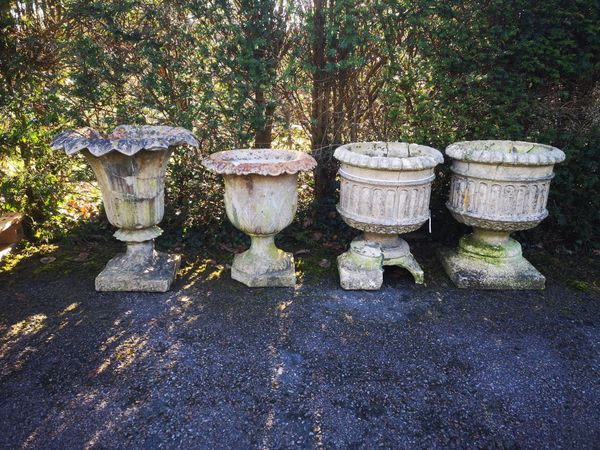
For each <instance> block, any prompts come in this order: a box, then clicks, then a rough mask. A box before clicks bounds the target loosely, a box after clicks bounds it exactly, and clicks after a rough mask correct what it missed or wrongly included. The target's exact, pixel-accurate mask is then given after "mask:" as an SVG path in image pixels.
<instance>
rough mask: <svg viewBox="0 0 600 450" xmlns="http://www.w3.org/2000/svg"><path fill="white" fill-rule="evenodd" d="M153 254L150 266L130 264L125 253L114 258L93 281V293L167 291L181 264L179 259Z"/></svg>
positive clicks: (157, 253)
mask: <svg viewBox="0 0 600 450" xmlns="http://www.w3.org/2000/svg"><path fill="white" fill-rule="evenodd" d="M153 253H154V255H153V258H152V259H153V260H152V261H151V263H150V264H147V263H145V264H139V263H136V262H133V263H132V260H131V258H128V257H127V253H123V254H121V255H117V256H115V257H114V258H113V259H111V260H110V261H109V262H108V264H106V267H105V268H104V270H103V271H102V272H100V274H99V275H98V276H97V277H96V290H97V291H142V292H166V291H168V290H169V288H170V287H171V284H172V283H173V280H174V279H175V276H176V274H177V270H178V269H179V265H180V264H181V256H180V255H169V254H166V253H161V252H156V251H154V252H153Z"/></svg>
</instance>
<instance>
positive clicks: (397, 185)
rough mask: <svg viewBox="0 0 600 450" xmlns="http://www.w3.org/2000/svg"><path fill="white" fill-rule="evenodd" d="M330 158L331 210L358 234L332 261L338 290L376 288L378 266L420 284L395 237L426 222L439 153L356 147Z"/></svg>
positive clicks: (397, 146)
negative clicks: (398, 270)
mask: <svg viewBox="0 0 600 450" xmlns="http://www.w3.org/2000/svg"><path fill="white" fill-rule="evenodd" d="M334 157H335V158H336V159H338V160H339V161H340V163H341V165H340V170H339V175H340V180H341V183H340V202H339V204H338V205H337V210H338V212H339V213H340V215H341V216H342V218H343V220H344V221H345V222H346V223H347V224H348V225H350V226H351V227H353V228H356V229H358V230H361V231H362V232H363V233H362V235H360V236H359V237H357V238H356V239H354V240H353V241H352V243H351V244H350V250H348V251H347V252H346V253H344V254H342V255H340V256H339V257H338V270H339V274H340V284H341V286H342V288H344V289H364V290H377V289H379V288H380V287H381V285H382V283H383V266H400V267H403V268H405V269H407V270H408V271H409V272H410V273H411V274H412V275H413V277H414V279H415V282H416V283H419V284H420V283H423V270H422V269H421V267H420V266H419V264H418V263H417V261H416V260H415V258H414V257H413V255H412V254H411V252H410V249H409V246H408V243H407V242H406V241H405V240H404V239H401V238H400V237H399V236H398V234H402V233H408V232H411V231H414V230H417V229H418V228H420V227H421V226H422V225H423V224H424V223H425V222H427V220H428V219H429V217H430V213H429V199H430V197H431V183H432V182H433V180H434V178H435V174H434V168H435V166H436V165H438V164H440V163H442V162H443V161H444V158H443V156H442V154H441V153H440V152H439V151H437V150H436V149H434V148H431V147H426V146H424V145H417V144H408V143H405V142H362V143H353V144H347V145H343V146H341V147H338V148H337V149H336V151H335V153H334Z"/></svg>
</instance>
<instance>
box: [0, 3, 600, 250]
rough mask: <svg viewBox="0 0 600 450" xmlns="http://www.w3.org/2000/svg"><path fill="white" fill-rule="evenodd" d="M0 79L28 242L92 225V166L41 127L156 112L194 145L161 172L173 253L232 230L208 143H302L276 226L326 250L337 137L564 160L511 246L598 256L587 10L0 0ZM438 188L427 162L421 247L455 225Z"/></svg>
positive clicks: (135, 119) (110, 123) (595, 13)
mask: <svg viewBox="0 0 600 450" xmlns="http://www.w3.org/2000/svg"><path fill="white" fill-rule="evenodd" d="M0 72H1V77H0V131H1V133H0V210H2V211H14V210H17V211H22V212H23V213H24V214H25V215H26V232H27V235H28V238H29V239H30V240H31V241H34V242H52V241H56V240H58V239H60V238H61V237H64V236H72V235H73V233H77V232H83V233H84V234H85V233H87V234H90V233H92V234H93V233H96V232H98V233H100V232H108V230H110V226H108V224H107V223H106V219H105V217H104V215H103V213H102V211H101V206H100V202H99V194H98V191H97V188H96V186H95V183H94V178H93V176H92V174H91V171H90V170H89V168H88V167H87V166H86V165H85V163H84V162H83V160H82V159H80V158H72V157H67V156H65V155H64V154H62V153H61V152H52V151H51V150H50V149H49V146H48V144H49V141H50V139H51V138H52V136H54V135H55V134H57V133H58V132H60V131H61V130H63V129H65V128H71V127H77V126H84V125H85V126H92V127H98V128H100V129H102V130H110V129H111V128H112V127H114V126H116V125H118V124H120V123H138V124H142V123H148V124H159V123H160V124H171V125H177V126H183V127H186V128H189V129H192V130H193V131H194V133H195V134H196V135H197V137H198V139H199V141H200V143H201V147H200V150H199V151H194V150H189V149H179V150H178V151H177V152H176V153H175V155H174V157H173V159H172V161H171V163H170V166H169V181H168V187H167V201H168V204H167V214H166V215H165V221H164V222H163V225H162V226H163V227H164V228H165V229H166V231H167V233H166V239H167V240H171V241H173V242H179V243H181V245H184V246H190V247H194V246H198V245H205V244H206V245H213V244H214V245H216V244H217V243H218V242H219V241H222V240H223V236H225V235H227V236H230V238H229V239H233V241H229V242H233V244H232V245H237V244H238V243H239V244H240V245H241V243H242V242H241V241H243V237H241V235H240V234H235V233H234V232H233V231H232V228H231V226H230V225H228V223H227V220H226V217H225V215H224V212H223V206H222V192H221V190H220V182H219V180H218V179H217V178H215V177H212V176H211V175H210V174H207V173H206V172H204V171H203V170H202V168H201V166H200V164H199V163H200V160H201V158H202V157H203V156H204V155H206V154H209V153H211V152H214V151H218V150H224V149H230V148H235V147H237V148H242V147H287V148H294V149H300V150H304V151H310V152H312V153H313V155H314V156H315V157H316V158H317V159H318V161H319V167H318V169H317V170H315V172H314V174H310V175H309V176H306V177H304V178H303V179H302V180H301V208H300V211H299V220H298V221H297V223H296V224H295V225H294V226H293V227H292V228H291V230H292V231H291V232H290V233H293V234H294V236H296V239H300V240H302V239H304V240H305V241H306V242H309V241H310V242H314V241H315V235H317V236H318V237H319V239H318V240H319V241H320V242H322V243H325V244H324V245H326V244H327V243H329V242H336V240H337V241H340V242H341V243H342V244H343V242H345V239H346V238H347V236H348V233H351V231H350V230H348V229H347V227H346V226H345V225H344V224H343V223H342V222H341V221H340V220H339V218H338V217H336V214H335V212H334V205H335V199H336V188H337V186H336V178H335V172H336V166H335V162H334V161H332V158H331V155H332V152H333V150H334V149H335V147H336V146H338V145H340V144H342V143H346V142H353V141H361V140H387V141H393V140H404V141H411V142H418V143H422V144H428V145H431V146H434V147H436V148H439V149H443V148H445V147H446V146H447V145H448V144H450V143H452V142H454V141H458V140H468V139H519V140H531V141H536V142H542V143H547V144H551V145H555V146H557V147H559V148H561V149H563V150H564V151H565V153H566V154H567V160H566V161H565V162H564V163H563V164H561V165H560V166H557V167H556V178H555V180H554V181H553V184H552V189H551V195H550V201H549V206H548V207H549V210H550V217H549V218H548V219H547V220H546V221H544V222H543V224H542V225H540V226H539V227H538V228H536V229H535V230H532V231H528V232H526V233H522V236H519V238H520V239H522V240H524V241H525V243H527V242H532V243H537V245H547V246H549V247H552V248H563V249H566V250H567V251H573V250H576V251H594V250H597V249H599V248H600V233H599V231H598V228H599V225H600V193H599V191H600V189H599V188H600V177H599V165H600V150H599V149H600V121H599V118H600V115H599V105H600V103H599V99H600V88H599V85H598V79H599V73H600V3H599V2H598V1H590V0H587V1H584V0H573V1H569V2H563V1H559V0H548V1H544V2H538V1H533V0H513V1H506V0H503V1H500V0H487V1H474V0H454V1H447V2H440V1H432V0H417V1H403V0H372V1H358V0H300V1H289V0H287V1H286V0H208V1H204V0H171V1H161V0H119V1H82V0H58V1H56V0H24V1H4V2H2V3H0ZM447 180H448V168H447V163H446V166H444V167H441V168H440V169H439V173H438V179H437V181H436V184H435V189H434V192H433V197H432V211H433V224H434V228H433V229H434V235H433V238H434V239H442V240H444V239H448V237H449V236H452V237H456V236H457V235H456V233H455V231H457V230H458V228H457V227H458V225H457V224H456V223H455V222H454V221H453V220H452V219H451V217H450V216H449V215H448V214H447V212H446V211H445V208H444V206H443V204H444V201H445V198H446V195H447ZM319 233H320V235H319ZM321 236H323V237H321ZM238 240H239V241H240V242H238ZM342 244H340V245H342Z"/></svg>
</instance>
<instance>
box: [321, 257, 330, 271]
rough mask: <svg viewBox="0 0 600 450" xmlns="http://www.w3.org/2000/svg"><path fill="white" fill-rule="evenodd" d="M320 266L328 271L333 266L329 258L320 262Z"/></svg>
mask: <svg viewBox="0 0 600 450" xmlns="http://www.w3.org/2000/svg"><path fill="white" fill-rule="evenodd" d="M319 266H321V267H323V268H324V269H327V268H328V267H330V266H331V261H329V260H328V259H327V258H323V259H322V260H321V261H319Z"/></svg>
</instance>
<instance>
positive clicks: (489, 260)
mask: <svg viewBox="0 0 600 450" xmlns="http://www.w3.org/2000/svg"><path fill="white" fill-rule="evenodd" d="M446 154H447V155H448V156H449V157H451V158H452V160H453V161H452V181H451V186H450V197H449V199H448V202H447V203H446V206H447V208H448V209H449V210H450V212H451V213H452V215H453V216H454V218H455V219H456V220H458V221H459V222H461V223H464V224H465V225H469V226H471V227H473V232H472V233H471V234H468V235H466V236H464V237H463V238H461V240H460V242H459V244H458V248H457V249H456V250H452V251H449V250H442V251H441V252H440V256H441V261H442V264H443V265H444V268H445V270H446V272H447V273H448V275H449V276H450V278H451V279H452V281H453V282H454V283H455V284H456V285H457V286H458V287H462V288H483V289H543V288H544V284H545V278H544V276H543V275H542V274H540V273H539V272H538V271H537V270H536V269H535V268H534V267H533V266H532V265H531V264H530V263H529V262H528V261H527V260H526V259H525V258H524V257H523V254H522V251H521V245H520V244H519V243H518V242H517V241H516V240H514V239H512V238H511V237H510V233H511V232H513V231H520V230H527V229H530V228H533V227H535V226H536V225H537V224H539V223H540V222H541V221H542V220H544V219H545V218H546V216H547V215H548V210H547V209H546V204H547V202H548V192H549V189H550V181H551V180H552V177H553V176H554V175H553V168H554V164H556V163H560V162H562V161H563V160H564V159H565V154H564V153H563V152H562V151H561V150H559V149H557V148H554V147H550V146H548V145H542V144H536V143H531V142H519V141H469V142H457V143H455V144H452V145H450V146H448V148H446Z"/></svg>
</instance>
